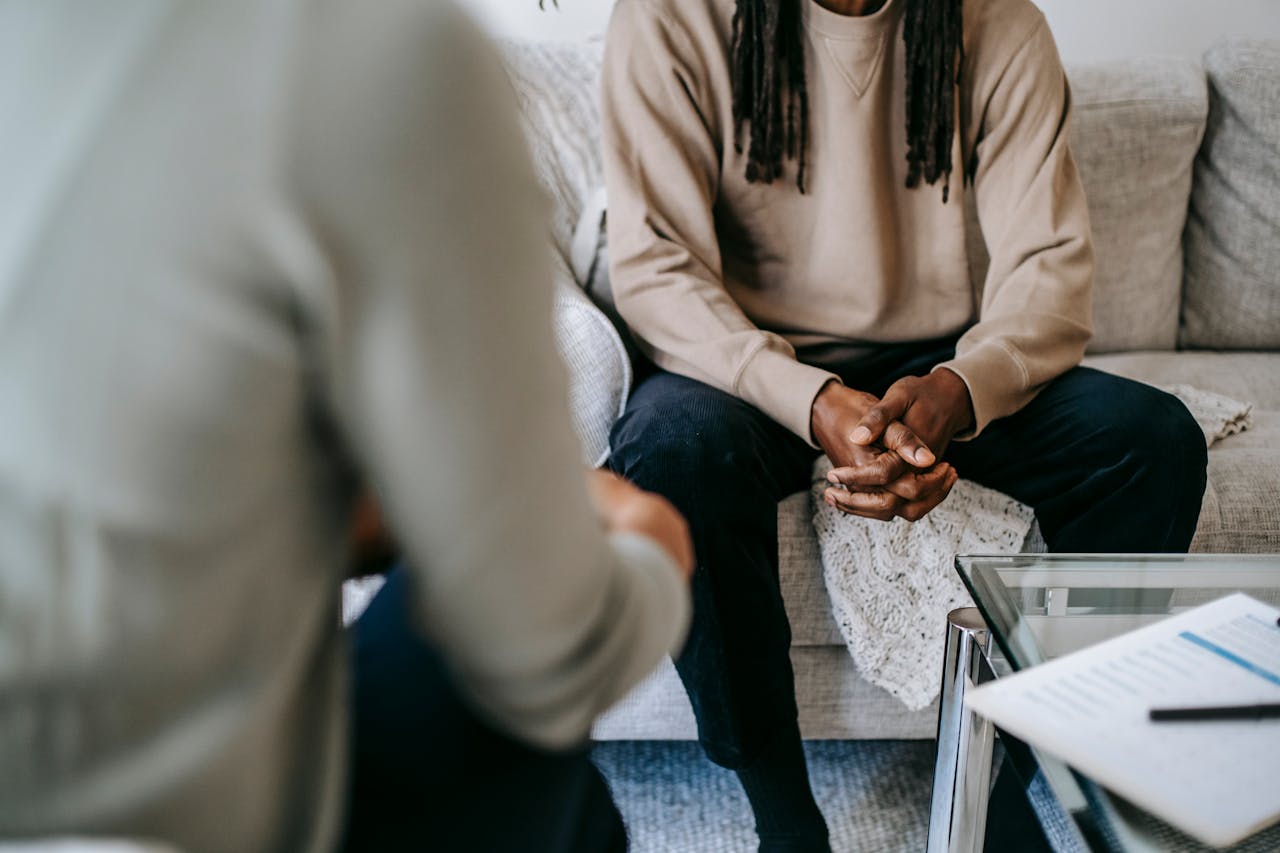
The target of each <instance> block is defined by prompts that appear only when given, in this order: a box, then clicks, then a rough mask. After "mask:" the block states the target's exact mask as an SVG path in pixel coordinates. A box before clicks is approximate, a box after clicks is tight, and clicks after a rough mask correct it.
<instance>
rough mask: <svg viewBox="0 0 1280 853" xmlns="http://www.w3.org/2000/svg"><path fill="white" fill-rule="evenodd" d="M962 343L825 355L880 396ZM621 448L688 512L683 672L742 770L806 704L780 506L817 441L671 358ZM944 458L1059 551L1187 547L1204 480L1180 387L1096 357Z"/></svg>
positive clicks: (634, 476) (698, 711) (703, 728)
mask: <svg viewBox="0 0 1280 853" xmlns="http://www.w3.org/2000/svg"><path fill="white" fill-rule="evenodd" d="M953 353H954V341H942V342H931V343H923V344H909V345H902V346H893V347H886V348H883V349H881V350H878V351H876V352H874V353H873V354H871V355H862V356H860V357H858V358H854V359H851V360H847V361H845V362H843V363H839V364H824V366H825V367H827V369H829V370H831V371H832V372H834V373H836V374H838V375H840V377H841V379H842V380H844V382H845V383H846V384H847V385H849V386H850V387H853V388H857V389H859V390H863V391H869V392H871V393H873V394H876V395H877V396H879V395H882V394H883V393H884V391H885V389H886V388H887V387H888V386H889V385H890V384H892V383H893V382H894V381H895V380H897V379H899V378H901V377H903V376H907V375H924V374H926V373H928V372H929V370H930V369H931V368H932V367H933V366H934V365H936V364H938V363H939V362H942V361H945V360H947V359H949V358H951V357H952V355H953ZM612 448H613V455H612V458H611V460H610V465H611V467H612V468H613V469H614V470H615V471H617V472H618V473H620V474H622V475H623V476H625V477H626V478H628V479H630V480H632V481H634V482H635V483H637V484H638V485H639V486H641V487H642V488H645V489H648V490H651V491H654V492H658V493H659V494H662V495H664V496H666V497H667V498H668V499H669V500H671V502H672V503H674V504H675V506H676V507H677V508H679V509H680V511H681V512H682V513H684V515H685V516H686V518H688V520H689V523H690V527H691V530H692V533H693V539H694V548H695V550H696V553H697V558H698V568H697V570H696V571H695V573H694V577H693V599H694V616H693V625H692V629H691V631H690V634H689V639H688V641H687V643H686V645H685V648H684V650H683V652H682V653H681V654H680V656H679V657H678V658H677V660H676V669H677V671H678V672H679V673H680V677H681V679H682V680H683V682H684V685H685V688H686V690H687V691H688V694H689V698H690V700H691V703H692V705H693V710H694V715H695V716H696V718H697V721H698V731H699V738H700V740H701V742H702V745H703V748H704V749H705V751H706V753H707V755H708V757H710V758H711V760H712V761H715V762H716V763H718V764H721V765H723V766H726V767H731V768H737V767H741V766H743V765H744V764H747V763H749V762H750V761H751V760H752V759H753V758H754V757H755V755H756V753H757V751H758V750H759V749H760V748H761V747H762V746H763V745H764V744H765V743H766V742H767V741H768V740H769V736H770V733H771V732H773V731H775V730H778V729H780V728H781V727H782V726H783V725H784V724H785V723H787V722H788V721H794V719H795V717H796V700H795V685H794V680H793V675H792V670H791V661H790V657H789V648H790V645H791V631H790V626H789V625H788V623H787V616H786V611H785V610H784V609H783V602H782V596H781V593H780V589H779V583H778V531H777V504H778V501H779V500H781V499H782V498H784V497H786V496H787V495H789V494H792V493H794V492H797V491H802V490H806V489H808V488H809V477H810V471H811V469H812V465H813V461H814V459H815V458H816V456H817V452H816V451H814V450H813V449H812V448H811V447H810V446H809V445H808V444H807V443H806V442H805V441H802V440H801V439H800V438H798V437H797V436H796V435H794V434H793V433H791V432H789V431H788V430H786V429H785V428H783V427H782V426H780V425H779V424H778V423H776V422H775V421H773V420H772V419H771V418H769V417H768V416H766V415H765V414H764V413H763V412H761V411H760V410H759V409H756V408H755V407H754V406H751V405H749V404H747V403H745V402H743V401H741V400H739V399H737V398H735V397H733V396H731V395H729V394H726V393H723V392H721V391H718V390H716V389H714V388H711V387H710V386H708V385H705V384H703V383H701V382H697V381H695V380H692V379H688V378H685V377H683V376H678V375H675V374H672V373H666V372H662V371H654V372H652V373H651V374H650V375H648V376H647V377H645V378H643V379H642V380H641V381H640V382H639V383H638V385H637V387H636V388H635V391H634V393H633V394H632V397H631V400H630V402H629V404H628V406H627V410H626V412H625V414H624V415H623V417H622V418H621V419H620V420H619V422H618V423H617V425H616V426H615V427H614V430H613V434H612ZM945 458H946V459H947V460H948V461H949V462H951V464H952V465H954V466H955V468H956V470H957V471H958V472H959V473H960V475H961V476H963V477H966V478H968V479H970V480H973V481H975V482H977V483H981V484H982V485H984V486H988V487H990V488H993V489H997V490H999V491H1001V492H1004V493H1006V494H1008V495H1010V496H1012V497H1014V498H1016V499H1018V500H1019V501H1022V502H1023V503H1025V504H1028V505H1029V506H1031V507H1032V508H1034V510H1035V513H1036V517H1037V519H1038V520H1039V522H1040V526H1041V529H1042V531H1043V533H1044V537H1045V541H1046V542H1047V544H1048V546H1049V548H1050V550H1052V551H1059V552H1131V553H1132V552H1176V551H1185V550H1186V549H1187V547H1188V546H1189V544H1190V542H1191V538H1192V535H1193V534H1194V532H1195V529H1196V522H1197V520H1198V519H1199V515H1200V503H1201V499H1202V497H1203V494H1204V488H1205V476H1206V473H1205V469H1206V453H1205V441H1204V436H1203V434H1202V433H1201V431H1200V428H1199V427H1198V426H1197V425H1196V423H1195V421H1194V419H1193V418H1192V417H1191V415H1190V413H1189V412H1188V411H1187V409H1186V407H1185V406H1183V405H1182V403H1181V402H1180V401H1179V400H1178V399H1177V398H1175V397H1173V396H1171V395H1169V394H1166V393H1164V392H1162V391H1160V390H1158V389H1156V388H1153V387H1151V386H1149V385H1144V384H1141V383H1138V382H1132V381H1129V380H1126V379H1121V378H1118V377H1115V376H1111V375H1109V374H1105V373H1101V372H1099V371H1096V370H1090V369H1088V368H1083V367H1078V368H1075V369H1073V370H1070V371H1068V372H1067V373H1066V374H1064V375H1062V376H1061V377H1059V378H1058V379H1057V380H1055V381H1054V382H1052V383H1050V384H1049V385H1048V386H1047V387H1046V388H1045V389H1044V390H1043V391H1042V392H1041V393H1040V394H1039V395H1038V396H1037V397H1036V398H1035V399H1034V400H1032V402H1031V403H1029V404H1028V405H1027V406H1026V407H1025V408H1023V409H1022V410H1021V411H1019V412H1017V413H1016V414H1014V415H1012V416H1010V417H1007V418H1004V419H1002V420H999V421H996V422H995V423H992V424H990V425H989V426H988V427H987V428H986V429H985V430H984V431H983V433H982V434H981V435H980V436H979V437H977V438H976V439H974V440H972V441H967V442H954V443H952V445H951V446H950V447H949V448H948V449H947V451H946V455H945ZM938 651H939V654H941V652H942V650H941V649H939V650H938Z"/></svg>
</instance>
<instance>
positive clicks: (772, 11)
mask: <svg viewBox="0 0 1280 853" xmlns="http://www.w3.org/2000/svg"><path fill="white" fill-rule="evenodd" d="M801 2H803V0H738V3H737V7H736V9H735V10H734V14H733V56H732V64H733V67H732V77H733V118H734V124H735V127H734V133H735V144H736V147H737V149H738V151H739V152H741V151H742V144H743V137H744V135H747V134H744V129H745V130H746V131H747V132H748V134H749V136H748V138H747V140H746V142H747V180H748V181H759V182H761V183H766V184H767V183H771V182H772V181H773V180H774V178H777V177H779V176H780V175H781V174H782V170H783V160H784V159H790V160H796V161H797V174H796V186H798V187H799V188H800V191H801V192H804V189H805V167H806V158H805V149H806V147H807V143H808V125H809V97H808V92H807V90H806V88H805V79H804V32H803V27H802V25H801V20H800V3H801ZM903 2H905V3H906V4H907V8H906V20H905V22H904V26H903V33H902V40H903V42H904V44H905V46H906V67H907V85H906V95H907V104H906V114H907V186H908V187H917V186H919V185H920V179H921V178H924V180H925V182H926V183H929V184H934V183H937V181H938V179H939V178H941V179H942V181H943V183H942V201H943V203H944V204H945V203H946V201H947V197H948V195H949V191H950V182H951V138H952V136H953V135H954V133H955V92H956V84H958V83H959V67H960V59H962V58H963V56H964V46H963V44H962V43H961V35H962V30H961V18H960V7H961V4H962V0H903Z"/></svg>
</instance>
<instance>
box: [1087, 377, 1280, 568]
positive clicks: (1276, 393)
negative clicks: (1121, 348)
mask: <svg viewBox="0 0 1280 853" xmlns="http://www.w3.org/2000/svg"><path fill="white" fill-rule="evenodd" d="M1086 363H1088V364H1089V365H1091V366H1093V367H1097V368H1098V369H1099V370H1106V371H1109V372H1112V373H1117V374H1119V375H1121V376H1127V377H1129V378H1130V379H1137V380H1141V381H1143V382H1151V383H1152V384H1156V385H1175V384H1186V385H1194V386H1196V387H1198V388H1205V389H1209V390H1213V391H1216V392H1218V393H1219V394H1226V395H1228V396H1230V397H1235V398H1236V399H1238V400H1243V401H1246V402H1251V403H1253V412H1252V421H1253V422H1252V425H1251V426H1250V427H1249V429H1248V430H1246V431H1244V432H1242V433H1240V434H1238V435H1233V436H1230V437H1228V438H1225V439H1223V440H1222V441H1219V442H1217V443H1216V444H1214V446H1213V447H1212V448H1210V450H1209V483H1208V487H1207V488H1206V490H1205V496H1204V504H1203V506H1202V508H1201V510H1200V524H1199V526H1198V527H1197V528H1196V536H1195V539H1194V540H1193V541H1192V543H1191V550H1192V551H1197V552H1202V553H1245V554H1248V553H1275V552H1280V353H1207V352H1206V353H1193V352H1182V353H1167V352H1160V353H1132V354H1124V355H1110V356H1099V357H1097V358H1091V359H1087V362H1086Z"/></svg>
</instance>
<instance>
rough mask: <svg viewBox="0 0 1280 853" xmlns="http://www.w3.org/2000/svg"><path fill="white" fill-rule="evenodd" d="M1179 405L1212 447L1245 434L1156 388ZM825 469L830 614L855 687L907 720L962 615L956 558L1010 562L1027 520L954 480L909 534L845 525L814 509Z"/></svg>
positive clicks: (964, 600) (827, 466)
mask: <svg viewBox="0 0 1280 853" xmlns="http://www.w3.org/2000/svg"><path fill="white" fill-rule="evenodd" d="M1165 390H1166V391H1168V392H1170V393H1171V394H1173V395H1175V396H1177V397H1178V398H1179V399H1181V400H1182V402H1183V403H1185V404H1186V406H1187V408H1188V409H1189V410H1190V412H1191V414H1192V416H1193V417H1194V418H1195V419H1196V422H1197V423H1198V424H1200V428H1201V430H1203V432H1204V434H1205V442H1206V444H1208V445H1212V444H1213V443H1214V442H1215V441H1217V440H1218V439H1221V438H1225V437H1227V436H1228V435H1232V434H1234V433H1237V432H1240V431H1242V430H1244V429H1247V428H1248V425H1249V413H1250V411H1251V409H1252V408H1253V407H1252V405H1251V404H1249V403H1242V402H1240V401H1238V400H1232V399H1231V398H1229V397H1223V396H1222V395H1220V394H1213V393H1211V392H1208V391H1202V390H1200V389H1198V388H1192V387H1190V386H1188V385H1175V386H1170V387H1166V388H1165ZM830 470H831V462H830V461H829V460H828V459H827V457H825V456H823V457H821V458H819V459H818V461H817V463H816V464H815V465H814V468H813V487H812V489H811V491H810V496H811V503H812V504H813V526H814V529H815V530H817V533H818V547H819V550H820V552H821V555H822V575H823V579H824V580H825V582H826V587H827V594H828V595H829V596H830V598H831V613H832V616H833V617H834V618H835V621H836V624H837V625H838V626H839V627H840V633H841V635H842V636H843V637H844V641H845V645H846V646H848V649H849V652H850V654H852V655H853V660H854V663H855V664H856V665H857V667H858V671H859V672H860V673H861V674H862V677H863V678H865V679H867V680H868V681H870V682H871V683H872V684H875V685H878V686H879V687H883V688H884V689H885V690H887V691H889V692H890V693H892V694H893V695H894V696H896V697H897V698H898V699H900V700H902V703H903V704H904V705H906V706H907V707H908V708H910V709H911V710H913V711H915V710H919V709H921V708H923V707H925V706H926V705H928V704H929V703H930V702H932V701H933V699H934V697H936V696H937V695H938V690H939V687H940V685H941V679H942V644H943V640H944V636H945V630H946V629H945V626H946V618H947V613H949V612H950V611H951V610H953V609H955V608H957V607H968V606H971V605H972V601H971V600H970V598H969V594H968V592H967V591H966V590H965V588H964V585H963V584H962V583H961V582H960V579H959V577H958V576H957V575H956V571H955V568H954V566H953V562H954V559H955V555H956V554H965V553H980V554H1015V553H1017V552H1018V551H1020V550H1022V545H1023V542H1024V541H1025V540H1026V538H1027V533H1028V531H1029V530H1030V529H1031V523H1032V521H1034V519H1035V515H1034V513H1033V512H1032V511H1031V508H1030V507H1028V506H1026V505H1024V504H1021V503H1019V502H1018V501H1016V500H1014V499H1013V498H1011V497H1008V496H1007V495H1003V494H1001V493H1000V492H996V491H993V490H991V489H988V488H984V487H983V486H979V485H978V484H977V483H972V482H969V481H968V480H960V481H959V482H957V483H956V485H955V487H954V488H953V489H952V490H951V494H950V495H948V496H947V499H946V500H945V501H943V502H942V503H941V504H939V505H938V507H937V508H936V509H934V510H933V512H931V513H929V514H928V515H927V516H925V517H924V518H923V519H921V520H920V521H917V522H916V523H914V524H911V523H909V522H906V521H904V520H902V519H900V518H898V519H894V520H893V521H892V522H888V523H885V522H880V521H871V520H868V519H863V518H856V517H853V516H848V515H845V514H844V513H842V512H840V511H839V510H836V509H832V508H831V507H829V506H827V504H826V502H825V501H824V500H823V499H822V493H823V490H824V489H825V488H826V487H827V485H828V483H827V479H826V478H827V472H828V471H830Z"/></svg>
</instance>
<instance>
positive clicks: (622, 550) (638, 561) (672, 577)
mask: <svg viewBox="0 0 1280 853" xmlns="http://www.w3.org/2000/svg"><path fill="white" fill-rule="evenodd" d="M609 544H610V545H611V546H612V547H613V550H614V553H615V554H617V555H618V557H619V558H620V559H621V561H622V564H623V565H624V566H626V567H627V568H628V569H630V570H631V571H633V572H635V573H636V574H637V575H638V576H639V577H638V579H640V581H641V582H642V583H644V584H645V585H647V586H649V587H650V591H651V592H652V595H651V596H650V602H649V604H650V605H652V606H651V607H650V608H649V612H647V613H646V614H645V618H646V619H647V620H649V631H648V632H647V635H648V637H649V638H651V639H650V640H649V641H648V642H646V643H642V645H643V646H649V648H640V649H635V650H634V651H635V653H636V656H637V658H639V659H640V660H642V661H643V666H644V667H645V669H646V671H647V670H651V669H653V667H655V666H657V664H658V662H659V661H661V660H662V658H663V656H664V655H673V656H674V655H679V654H680V651H681V650H682V649H683V648H684V641H685V636H686V634H687V633H688V631H689V620H690V619H691V618H692V616H693V604H692V602H691V601H690V593H689V584H688V583H687V582H685V580H684V573H683V572H681V571H680V567H679V566H677V565H676V564H675V562H674V561H673V560H672V559H671V557H670V556H669V555H668V554H667V552H666V551H665V550H664V549H663V548H662V546H661V545H659V544H658V543H657V542H654V541H653V540H652V539H650V538H649V537H648V536H642V535H641V534H639V533H612V534H610V535H609Z"/></svg>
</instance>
